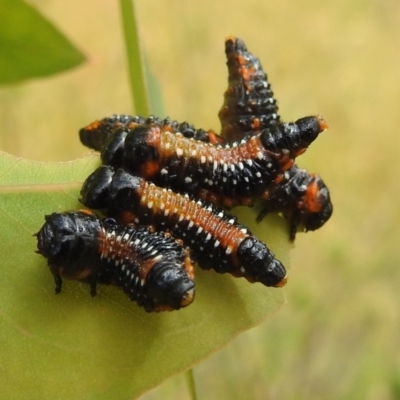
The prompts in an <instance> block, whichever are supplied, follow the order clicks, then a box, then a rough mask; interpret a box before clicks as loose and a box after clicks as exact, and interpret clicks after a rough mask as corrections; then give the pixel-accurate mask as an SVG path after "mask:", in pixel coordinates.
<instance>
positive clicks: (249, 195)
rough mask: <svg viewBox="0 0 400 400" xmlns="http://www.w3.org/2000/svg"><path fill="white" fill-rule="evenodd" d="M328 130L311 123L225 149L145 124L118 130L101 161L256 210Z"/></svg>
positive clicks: (322, 123) (281, 128) (266, 133)
mask: <svg viewBox="0 0 400 400" xmlns="http://www.w3.org/2000/svg"><path fill="white" fill-rule="evenodd" d="M326 127H327V125H326V123H325V121H324V120H323V119H322V118H321V117H319V116H318V117H305V118H301V119H299V120H297V121H296V122H294V123H282V124H279V125H276V126H273V127H271V128H270V129H265V130H263V131H261V132H260V133H259V134H257V135H255V136H253V137H250V138H248V139H246V140H243V141H242V142H240V143H233V144H227V145H226V146H224V147H222V146H218V145H217V146H215V145H213V144H210V143H204V142H201V141H196V140H194V139H188V138H185V137H184V136H183V135H181V134H179V133H171V132H170V131H169V130H168V129H165V128H164V127H163V126H161V125H157V124H150V125H146V124H145V125H139V126H137V127H135V128H133V129H128V128H119V129H117V130H116V131H115V132H114V134H113V137H112V138H111V139H110V141H109V142H108V144H107V146H106V147H105V148H104V150H103V151H102V154H101V157H102V162H103V164H104V165H111V166H113V167H121V168H124V169H126V170H128V171H129V172H131V173H133V174H135V175H138V176H141V177H143V178H144V179H147V180H150V181H152V182H154V183H155V184H156V185H159V186H162V187H167V188H171V189H172V190H175V191H178V192H181V193H189V194H193V195H195V196H196V197H200V198H202V199H205V200H208V201H211V202H213V203H220V204H222V205H224V206H226V207H232V206H234V205H237V204H244V205H251V204H252V203H253V202H254V200H255V198H257V197H259V196H260V194H261V193H262V192H263V191H264V190H265V189H266V188H267V187H268V186H269V185H271V184H272V183H275V182H279V181H280V180H281V179H282V174H283V173H284V171H285V170H287V169H288V168H290V167H291V166H292V164H293V162H294V159H295V157H297V156H298V155H299V154H301V153H303V152H304V151H305V149H306V148H307V147H308V145H309V144H310V143H311V142H313V141H314V140H315V139H316V138H317V136H318V135H319V133H320V132H322V131H323V130H325V129H326Z"/></svg>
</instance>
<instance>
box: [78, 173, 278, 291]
mask: <svg viewBox="0 0 400 400" xmlns="http://www.w3.org/2000/svg"><path fill="white" fill-rule="evenodd" d="M81 196H82V199H81V201H82V203H83V204H85V205H86V206H87V207H90V208H93V209H107V213H108V215H110V216H112V217H115V218H116V219H117V220H118V221H119V222H121V223H135V224H137V225H152V226H154V227H155V229H157V230H166V231H169V232H171V234H172V235H173V236H174V237H176V238H179V239H181V240H182V242H183V243H184V244H185V245H186V246H188V247H190V250H191V253H192V256H193V258H194V259H195V261H197V262H198V264H199V266H200V267H201V268H203V269H211V268H212V269H214V270H215V271H216V272H218V273H230V274H232V275H234V276H237V277H245V278H246V279H247V280H248V281H250V282H261V283H262V284H264V285H266V286H274V287H280V286H283V285H284V284H285V283H286V271H285V268H284V266H283V265H282V263H281V262H280V261H279V260H277V259H276V258H275V256H274V255H273V253H272V252H271V251H270V250H269V249H268V248H267V246H266V245H265V244H264V243H262V242H261V241H260V240H258V239H257V238H256V237H254V236H253V235H252V233H251V232H250V231H249V230H248V229H247V228H245V227H244V226H242V225H240V224H239V223H238V222H237V219H236V218H235V217H233V216H230V215H229V214H227V213H226V212H225V211H224V210H222V209H219V208H217V207H216V206H214V205H211V204H209V203H206V202H204V201H202V200H197V201H196V200H192V199H190V198H189V197H188V196H187V195H181V194H177V193H174V192H172V191H171V190H167V189H165V188H161V187H157V186H155V185H154V184H152V183H149V182H147V181H146V180H144V179H143V178H140V177H138V176H134V175H132V174H130V173H129V172H126V171H125V170H123V169H118V170H116V171H115V170H114V168H113V167H110V166H102V167H99V168H98V169H97V170H96V171H95V172H93V173H92V174H91V175H90V176H89V177H88V179H87V180H86V181H85V183H84V184H83V187H82V190H81Z"/></svg>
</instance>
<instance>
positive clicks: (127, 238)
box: [124, 233, 129, 241]
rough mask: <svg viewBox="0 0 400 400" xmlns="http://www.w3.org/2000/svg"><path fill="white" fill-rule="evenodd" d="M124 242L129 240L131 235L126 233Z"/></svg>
mask: <svg viewBox="0 0 400 400" xmlns="http://www.w3.org/2000/svg"><path fill="white" fill-rule="evenodd" d="M124 240H127V241H128V240H129V233H125V235H124Z"/></svg>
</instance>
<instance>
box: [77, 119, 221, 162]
mask: <svg viewBox="0 0 400 400" xmlns="http://www.w3.org/2000/svg"><path fill="white" fill-rule="evenodd" d="M138 125H157V126H162V127H163V129H165V130H167V131H169V132H172V133H175V132H180V133H181V134H182V135H183V136H184V137H186V138H189V139H190V138H193V139H195V140H200V141H202V142H212V143H219V142H222V141H223V140H222V138H221V137H220V136H218V135H217V134H216V133H215V132H213V131H211V130H208V131H205V130H203V129H196V128H195V127H194V126H193V125H190V124H188V123H187V122H177V121H174V120H171V119H170V118H165V119H162V118H157V117H154V116H153V115H151V116H150V117H148V118H144V117H140V116H138V115H135V116H132V115H117V114H115V115H112V116H111V117H107V118H103V119H101V120H96V121H94V122H92V123H91V124H89V125H87V126H85V127H84V128H82V129H80V130H79V138H80V140H81V143H82V144H83V145H85V146H87V147H89V148H91V149H93V150H96V151H102V150H104V151H105V152H107V153H108V154H113V155H114V156H116V157H118V152H119V151H120V150H119V149H120V147H121V146H123V142H124V137H123V136H124V134H122V137H121V136H119V137H118V138H119V140H118V138H113V135H114V132H115V131H116V130H117V129H118V128H127V129H133V128H135V127H137V126H138ZM111 138H113V139H114V140H113V141H112V143H110V144H108V142H109V141H110V139H111ZM106 147H107V150H105V148H106ZM109 162H112V161H109Z"/></svg>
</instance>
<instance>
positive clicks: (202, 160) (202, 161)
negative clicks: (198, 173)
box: [200, 156, 206, 164]
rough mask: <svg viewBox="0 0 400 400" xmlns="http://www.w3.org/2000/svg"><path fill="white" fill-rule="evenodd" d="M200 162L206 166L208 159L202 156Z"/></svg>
mask: <svg viewBox="0 0 400 400" xmlns="http://www.w3.org/2000/svg"><path fill="white" fill-rule="evenodd" d="M200 162H201V163H202V164H204V163H205V162H206V158H205V157H204V156H201V157H200Z"/></svg>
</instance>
